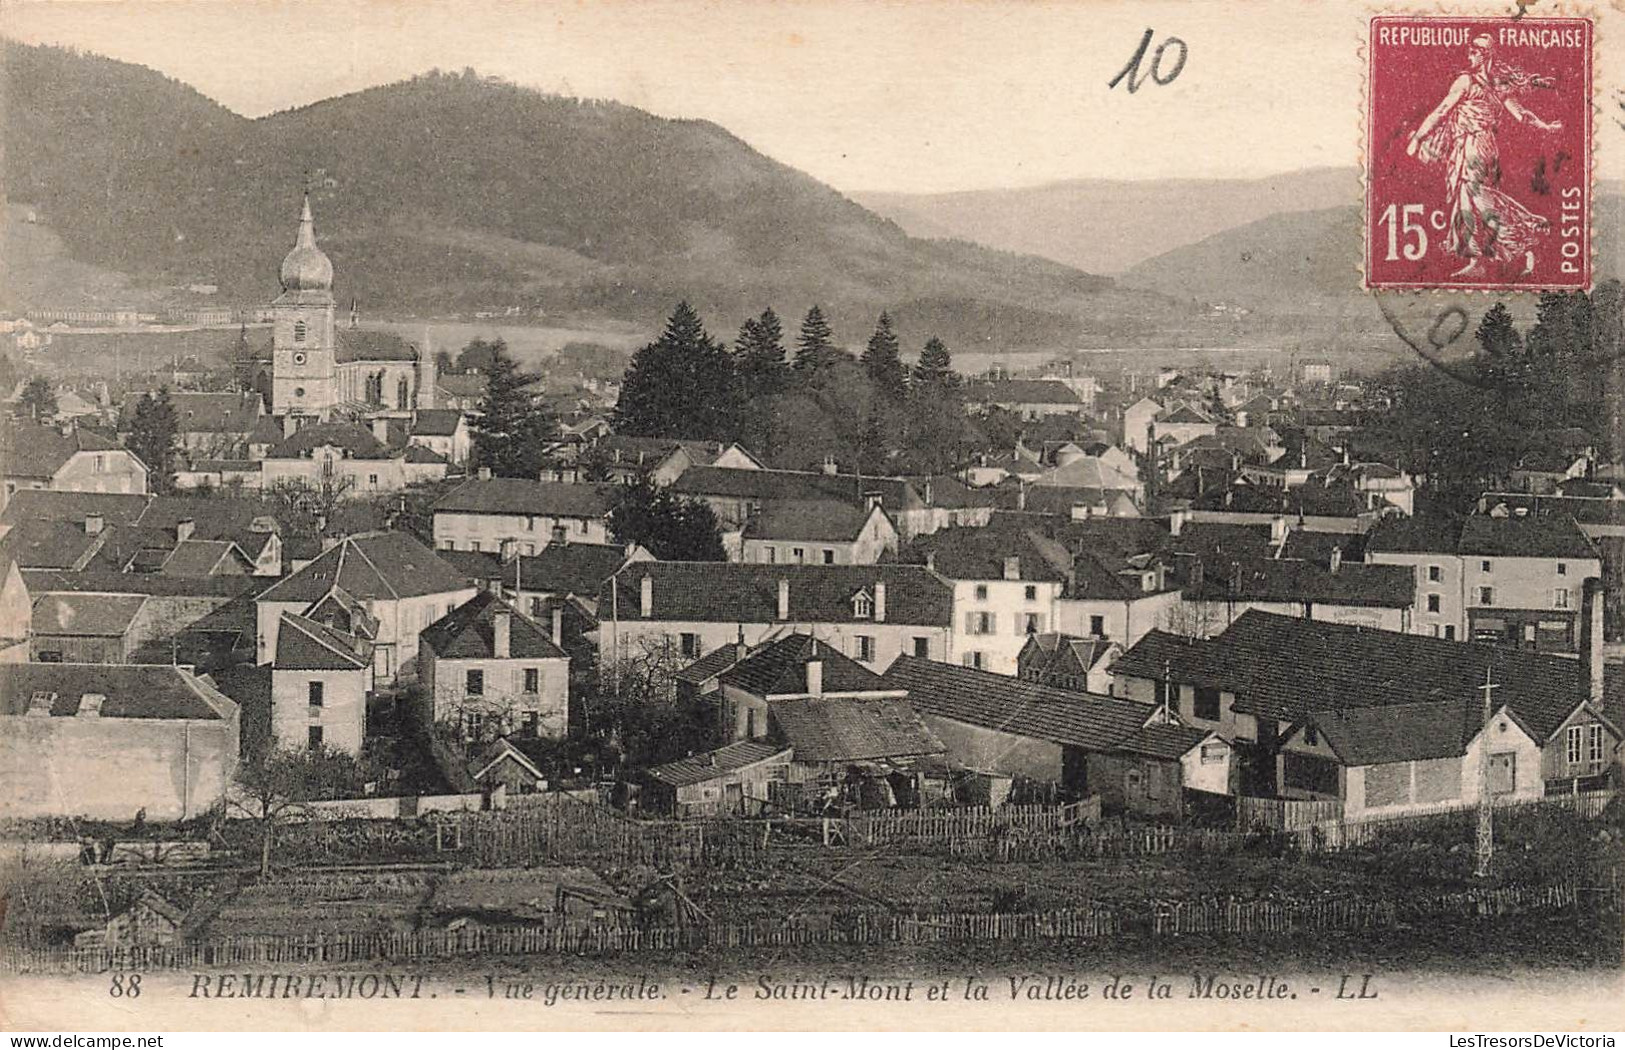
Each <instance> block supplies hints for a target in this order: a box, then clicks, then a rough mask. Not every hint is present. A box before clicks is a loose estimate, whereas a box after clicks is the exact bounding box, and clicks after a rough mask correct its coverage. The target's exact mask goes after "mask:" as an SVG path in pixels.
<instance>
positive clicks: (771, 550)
mask: <svg viewBox="0 0 1625 1050" xmlns="http://www.w3.org/2000/svg"><path fill="white" fill-rule="evenodd" d="M762 553H763V555H764V558H765V560H766V561H767V563H768V564H769V565H772V564H774V563H775V562H777V561H778V560H779V549H778V548H777V547H773V546H768V547H764V548H762Z"/></svg>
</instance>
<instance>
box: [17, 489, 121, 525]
mask: <svg viewBox="0 0 1625 1050" xmlns="http://www.w3.org/2000/svg"><path fill="white" fill-rule="evenodd" d="M152 499H153V497H151V496H137V495H131V494H129V493H122V492H53V491H51V490H50V489H20V490H19V491H17V492H15V493H13V494H12V496H11V498H10V499H9V500H7V501H6V509H5V510H4V511H3V512H0V525H15V524H17V523H18V522H22V521H34V520H48V521H77V522H79V523H80V524H81V525H82V524H83V523H84V520H85V516H86V515H88V514H100V515H101V516H102V522H103V524H105V525H133V524H135V521H136V519H137V518H140V517H141V512H142V511H144V510H146V509H147V504H148V503H149V502H150V501H151V500H152Z"/></svg>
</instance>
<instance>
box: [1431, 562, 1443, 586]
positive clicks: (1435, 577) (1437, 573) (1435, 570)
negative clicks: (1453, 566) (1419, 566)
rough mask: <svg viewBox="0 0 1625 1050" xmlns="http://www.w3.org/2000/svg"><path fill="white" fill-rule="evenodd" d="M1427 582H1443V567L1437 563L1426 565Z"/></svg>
mask: <svg viewBox="0 0 1625 1050" xmlns="http://www.w3.org/2000/svg"><path fill="white" fill-rule="evenodd" d="M1428 582H1429V583H1443V582H1444V568H1443V566H1439V565H1429V566H1428Z"/></svg>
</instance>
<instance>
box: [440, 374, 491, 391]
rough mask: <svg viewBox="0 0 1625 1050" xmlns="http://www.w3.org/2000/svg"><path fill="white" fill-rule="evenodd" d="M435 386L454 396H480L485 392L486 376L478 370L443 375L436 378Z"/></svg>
mask: <svg viewBox="0 0 1625 1050" xmlns="http://www.w3.org/2000/svg"><path fill="white" fill-rule="evenodd" d="M435 386H436V387H438V388H439V389H441V390H444V391H445V392H446V393H448V394H450V395H451V396H452V397H479V396H481V395H482V394H484V393H485V377H484V376H482V375H480V374H479V373H478V372H469V373H468V374H466V375H441V376H438V377H436V378H435Z"/></svg>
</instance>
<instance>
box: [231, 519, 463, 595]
mask: <svg viewBox="0 0 1625 1050" xmlns="http://www.w3.org/2000/svg"><path fill="white" fill-rule="evenodd" d="M334 585H337V586H340V587H342V588H344V590H346V591H348V592H349V593H350V594H351V595H353V596H354V597H356V598H358V599H360V600H362V601H391V600H394V599H397V598H411V597H417V596H420V595H425V594H445V593H447V592H450V591H461V590H465V589H467V588H468V586H469V584H468V581H467V580H466V579H464V578H463V574H462V573H460V572H458V571H457V569H455V568H454V567H452V566H451V565H449V564H447V563H446V561H445V560H443V559H442V558H441V557H440V556H439V555H437V554H436V553H435V552H434V551H432V550H430V549H429V548H428V547H425V546H424V545H423V544H422V543H421V542H420V541H418V540H417V539H416V538H415V537H413V536H410V535H408V534H407V533H404V532H370V533H363V534H361V535H359V536H348V537H346V538H345V539H343V540H341V541H340V542H339V543H338V544H336V545H335V546H333V547H331V548H330V549H328V550H326V551H323V552H322V554H321V555H320V556H318V557H317V558H316V559H315V560H313V561H312V562H310V563H309V564H308V565H306V566H305V567H304V568H302V569H300V570H299V571H298V572H296V573H294V574H293V575H292V576H288V577H286V578H284V579H282V580H280V581H278V582H277V583H274V584H272V585H271V587H270V588H268V589H267V590H266V591H265V592H264V593H263V594H261V595H260V601H266V602H313V601H316V600H317V599H318V598H321V597H323V596H324V595H326V594H327V592H328V591H330V590H332V589H333V587H334Z"/></svg>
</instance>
